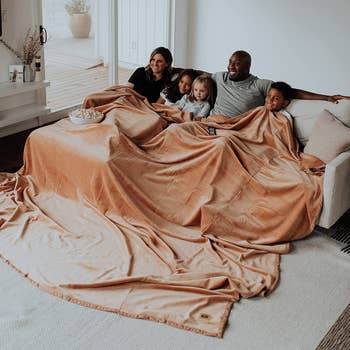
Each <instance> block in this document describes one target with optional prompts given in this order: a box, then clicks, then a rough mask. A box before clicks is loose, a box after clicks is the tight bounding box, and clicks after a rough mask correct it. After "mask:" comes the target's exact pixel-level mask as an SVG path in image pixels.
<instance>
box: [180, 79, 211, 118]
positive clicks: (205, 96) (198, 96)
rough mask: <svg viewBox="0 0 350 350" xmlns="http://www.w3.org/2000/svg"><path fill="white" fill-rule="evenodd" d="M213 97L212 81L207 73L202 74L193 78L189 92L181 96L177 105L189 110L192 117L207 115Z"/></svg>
mask: <svg viewBox="0 0 350 350" xmlns="http://www.w3.org/2000/svg"><path fill="white" fill-rule="evenodd" d="M214 99H215V94H214V81H213V79H212V78H211V77H210V76H209V75H206V74H203V75H200V76H199V77H197V78H196V79H195V80H194V82H193V84H192V89H191V93H190V94H189V95H184V96H183V97H182V99H181V100H180V102H179V103H178V107H179V108H180V109H182V110H183V111H187V112H191V113H192V114H193V119H195V118H200V117H207V116H208V114H209V112H210V109H211V107H212V106H213V104H214Z"/></svg>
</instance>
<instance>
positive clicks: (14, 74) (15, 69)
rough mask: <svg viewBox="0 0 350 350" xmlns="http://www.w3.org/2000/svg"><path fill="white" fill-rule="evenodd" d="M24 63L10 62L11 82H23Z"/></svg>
mask: <svg viewBox="0 0 350 350" xmlns="http://www.w3.org/2000/svg"><path fill="white" fill-rule="evenodd" d="M23 68H24V66H23V64H10V65H9V80H10V82H11V83H23V81H24V79H23V74H24V72H23V71H24V69H23Z"/></svg>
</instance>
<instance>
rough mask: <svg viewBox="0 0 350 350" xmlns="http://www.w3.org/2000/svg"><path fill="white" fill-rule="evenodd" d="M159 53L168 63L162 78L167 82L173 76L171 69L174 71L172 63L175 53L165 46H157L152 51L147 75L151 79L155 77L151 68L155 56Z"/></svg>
mask: <svg viewBox="0 0 350 350" xmlns="http://www.w3.org/2000/svg"><path fill="white" fill-rule="evenodd" d="M158 53H159V54H160V55H162V56H163V58H164V60H165V62H166V63H167V64H168V67H166V68H165V70H164V72H163V75H162V80H164V81H165V82H168V81H170V78H171V71H172V67H171V64H172V63H173V55H172V54H171V52H170V50H169V49H167V48H166V47H163V46H160V47H157V48H156V49H154V50H153V51H152V53H151V56H150V58H149V63H148V65H147V66H146V68H145V71H146V76H147V78H148V79H149V80H153V79H154V77H153V72H152V69H151V68H150V63H151V60H152V59H153V57H154V56H155V55H157V54H158Z"/></svg>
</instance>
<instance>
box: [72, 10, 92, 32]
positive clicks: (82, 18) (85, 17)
mask: <svg viewBox="0 0 350 350" xmlns="http://www.w3.org/2000/svg"><path fill="white" fill-rule="evenodd" d="M69 28H70V30H71V32H72V34H73V36H74V37H75V38H88V37H89V34H90V29H91V16H90V14H89V13H74V14H73V15H71V16H70V20H69Z"/></svg>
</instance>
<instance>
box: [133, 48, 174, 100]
mask: <svg viewBox="0 0 350 350" xmlns="http://www.w3.org/2000/svg"><path fill="white" fill-rule="evenodd" d="M172 63H173V56H172V54H171V52H170V51H169V50H168V49H167V48H165V47H157V48H156V49H155V50H154V51H153V52H152V53H151V56H150V60H149V64H148V65H147V66H146V67H140V68H137V69H136V70H135V72H134V73H133V74H132V75H131V77H130V78H129V82H128V86H130V87H131V88H132V89H134V90H135V91H136V92H138V93H139V94H141V95H143V96H145V97H147V99H148V101H149V102H151V103H152V102H156V101H157V100H158V98H159V96H160V92H161V91H162V90H163V89H164V87H165V86H166V85H167V84H168V83H169V82H170V77H171V64H172Z"/></svg>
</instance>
